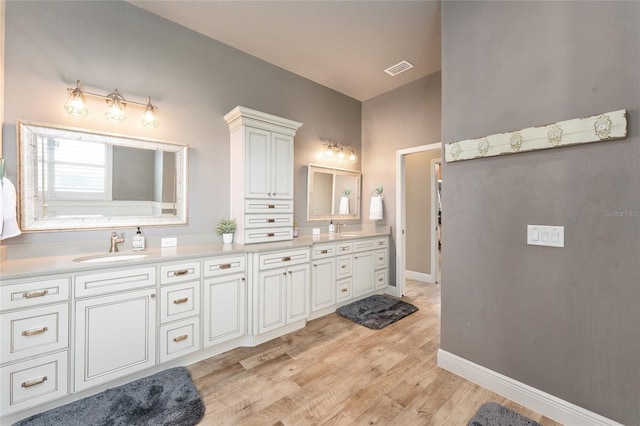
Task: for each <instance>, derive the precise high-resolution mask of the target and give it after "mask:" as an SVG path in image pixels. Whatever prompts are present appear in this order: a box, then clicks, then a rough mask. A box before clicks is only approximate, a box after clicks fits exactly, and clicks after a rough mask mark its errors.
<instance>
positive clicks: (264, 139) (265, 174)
mask: <svg viewBox="0 0 640 426" xmlns="http://www.w3.org/2000/svg"><path fill="white" fill-rule="evenodd" d="M245 132H246V133H245V144H246V145H245V149H246V152H245V194H244V196H245V198H268V197H270V196H271V189H270V188H271V179H272V176H271V167H270V166H269V164H270V162H271V151H272V150H271V132H267V131H265V130H260V129H254V128H252V127H247V128H246V129H245ZM291 173H293V168H292V170H291Z"/></svg>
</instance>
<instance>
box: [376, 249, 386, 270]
mask: <svg viewBox="0 0 640 426" xmlns="http://www.w3.org/2000/svg"><path fill="white" fill-rule="evenodd" d="M387 256H388V252H387V250H378V251H376V269H382V268H386V267H387V264H388V262H387Z"/></svg>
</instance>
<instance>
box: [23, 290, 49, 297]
mask: <svg viewBox="0 0 640 426" xmlns="http://www.w3.org/2000/svg"><path fill="white" fill-rule="evenodd" d="M47 294H49V290H38V291H29V292H26V293H23V294H22V297H24V298H25V299H31V298H33V297H42V296H46V295H47Z"/></svg>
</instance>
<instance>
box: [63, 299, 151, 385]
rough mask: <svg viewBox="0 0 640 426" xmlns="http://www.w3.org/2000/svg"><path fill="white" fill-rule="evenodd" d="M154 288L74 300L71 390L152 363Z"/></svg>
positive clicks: (136, 369)
mask: <svg viewBox="0 0 640 426" xmlns="http://www.w3.org/2000/svg"><path fill="white" fill-rule="evenodd" d="M155 293H156V291H155V289H146V290H138V291H134V292H130V293H122V294H115V295H110V296H103V297H97V298H93V299H85V300H79V301H76V302H75V318H76V329H75V391H76V392H77V391H80V390H84V389H87V388H90V387H92V386H95V385H98V384H100V383H105V382H108V381H110V380H113V379H116V378H118V377H123V376H126V375H128V374H131V373H133V372H135V371H139V370H143V369H145V368H148V367H152V366H154V365H155V363H156V327H155V321H156V301H155Z"/></svg>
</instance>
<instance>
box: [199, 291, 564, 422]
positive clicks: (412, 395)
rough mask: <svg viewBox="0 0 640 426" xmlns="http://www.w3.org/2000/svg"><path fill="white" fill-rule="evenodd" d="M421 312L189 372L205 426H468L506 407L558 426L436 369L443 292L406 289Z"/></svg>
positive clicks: (299, 337)
mask: <svg viewBox="0 0 640 426" xmlns="http://www.w3.org/2000/svg"><path fill="white" fill-rule="evenodd" d="M405 292H406V297H405V300H406V301H408V302H410V303H413V304H414V305H416V306H418V307H419V308H420V310H419V311H418V312H416V313H414V314H412V315H410V316H408V317H406V318H404V319H402V320H401V321H398V322H396V323H394V324H391V325H390V326H388V327H387V328H385V329H382V330H370V329H368V328H366V327H362V326H360V325H357V324H355V323H353V322H351V321H349V320H347V319H345V318H342V317H340V316H338V315H336V314H331V315H327V316H325V317H322V318H319V319H316V320H313V321H310V322H309V323H308V324H307V327H305V328H304V329H302V330H299V331H296V332H294V333H290V334H288V335H285V336H283V337H280V338H278V339H275V340H272V341H270V342H267V343H264V344H262V345H260V346H257V347H254V348H238V349H235V350H232V351H230V352H227V353H224V354H221V355H218V356H216V357H213V358H209V359H207V360H204V361H201V362H199V363H197V364H193V365H191V366H190V367H189V370H190V372H191V375H192V377H193V379H194V382H195V384H196V386H197V387H198V390H199V391H200V394H201V395H202V397H203V400H204V402H205V404H206V414H205V417H204V419H203V420H202V422H201V423H200V424H201V425H218V424H242V425H296V426H297V425H310V424H314V425H352V424H353V425H376V424H378V425H409V424H411V425H466V424H467V422H468V420H469V419H470V418H471V417H473V415H474V414H475V412H476V410H477V409H478V407H480V405H482V404H483V403H485V402H489V401H494V402H498V403H501V404H504V405H506V406H508V407H510V408H511V409H514V410H516V411H518V412H520V413H521V414H523V415H525V416H527V417H530V418H532V419H534V420H536V421H538V422H540V423H542V424H543V425H545V426H553V425H558V423H556V422H554V421H552V420H550V419H547V418H544V417H541V416H540V414H537V413H535V412H533V411H531V410H529V409H527V408H525V407H523V406H521V405H518V404H516V403H513V402H511V401H508V400H505V399H504V398H502V397H500V396H499V395H496V394H494V393H492V392H490V391H488V390H486V389H484V388H481V387H479V386H477V385H475V384H473V383H471V382H468V381H466V380H464V379H462V378H460V377H458V376H455V375H453V374H451V373H449V372H447V371H445V370H443V369H441V368H438V367H437V366H436V352H437V350H438V347H439V344H440V286H439V285H438V284H425V283H420V282H418V281H412V280H408V281H407V286H406V289H405Z"/></svg>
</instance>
